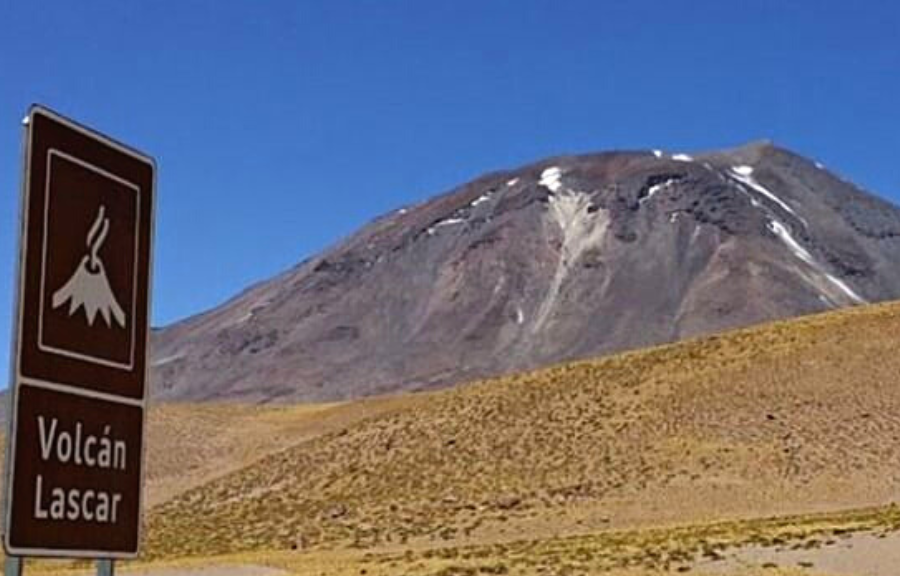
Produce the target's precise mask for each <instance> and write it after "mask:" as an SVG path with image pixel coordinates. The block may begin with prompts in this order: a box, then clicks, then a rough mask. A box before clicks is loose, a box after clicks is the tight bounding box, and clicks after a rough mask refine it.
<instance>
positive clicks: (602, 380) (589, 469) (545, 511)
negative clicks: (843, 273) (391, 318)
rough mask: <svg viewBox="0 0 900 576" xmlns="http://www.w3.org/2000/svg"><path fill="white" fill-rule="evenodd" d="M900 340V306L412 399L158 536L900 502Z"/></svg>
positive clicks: (308, 532)
mask: <svg viewBox="0 0 900 576" xmlns="http://www.w3.org/2000/svg"><path fill="white" fill-rule="evenodd" d="M898 347H900V304H897V303H892V304H888V305H880V306H867V307H859V308H855V309H853V310H848V311H840V312H834V313H828V314H823V315H817V316H811V317H808V318H802V319H795V320H791V321H786V322H779V323H775V324H771V325H765V326H761V327H754V328H751V329H746V330H743V331H739V332H732V333H728V334H725V335H721V336H714V337H706V338H702V339H697V340H691V341H688V342H682V343H678V344H674V345H669V346H665V347H659V348H654V349H650V350H643V351H637V352H629V353H625V354H621V355H616V356H611V357H608V358H604V359H600V360H592V361H585V362H577V363H570V364H564V365H559V366H554V367H551V368H547V369H543V370H539V371H536V372H530V373H525V374H520V375H516V376H508V377H503V378H499V379H495V380H488V381H483V382H480V383H476V384H472V385H465V386H461V387H457V388H454V389H451V390H447V391H441V392H433V393H428V394H423V395H408V396H405V397H402V399H400V400H398V404H397V405H396V406H395V407H394V409H392V410H389V411H386V412H383V413H380V414H374V415H373V416H372V417H370V418H367V419H364V420H360V421H357V422H355V423H352V424H349V425H348V426H347V427H346V428H344V429H342V430H336V431H333V432H330V433H327V434H324V435H322V436H319V437H316V438H314V439H311V440H308V441H301V442H298V443H297V444H296V445H294V446H292V447H290V448H287V449H286V450H284V451H282V452H279V453H277V454H271V455H269V456H267V457H266V458H264V459H262V460H261V461H259V462H257V463H255V464H253V465H251V466H249V467H247V468H244V469H242V470H240V471H237V472H235V473H232V474H230V475H227V476H225V477H223V478H220V479H218V480H215V481H213V482H210V483H208V484H206V485H204V486H201V487H198V488H196V489H193V490H190V491H188V492H186V493H184V494H182V495H180V496H178V497H177V498H175V499H173V500H171V501H169V502H167V503H165V504H163V505H161V506H159V507H157V508H155V509H154V510H153V511H151V514H150V520H149V530H148V532H147V534H148V539H149V540H148V551H149V553H150V554H151V555H160V554H165V555H182V554H209V553H223V552H235V551H240V550H250V549H255V550H269V549H282V550H289V549H291V548H292V547H294V546H301V547H304V548H309V547H325V548H343V547H363V548H384V547H387V548H392V547H393V548H394V549H396V548H397V547H405V546H409V547H413V548H415V547H419V546H443V545H447V544H452V545H465V544H473V543H477V544H485V543H491V542H501V541H508V540H512V539H514V540H541V539H544V538H548V537H558V536H565V535H571V534H579V533H581V534H584V533H592V532H596V531H602V530H606V529H609V528H624V527H633V526H647V525H650V526H660V525H670V524H672V523H679V524H681V523H693V522H705V521H711V520H723V519H729V518H746V517H764V516H771V515H784V514H796V513H810V512H816V511H833V510H840V509H845V508H855V507H862V506H870V505H883V504H887V503H890V502H892V501H896V500H897V499H898V497H900V475H898V474H897V470H900V442H898V440H900V417H898V414H900V388H898V386H897V374H898V373H900V357H898V356H897V354H896V351H897V349H898ZM404 402H405V403H406V405H404ZM234 526H240V529H239V530H235V529H234Z"/></svg>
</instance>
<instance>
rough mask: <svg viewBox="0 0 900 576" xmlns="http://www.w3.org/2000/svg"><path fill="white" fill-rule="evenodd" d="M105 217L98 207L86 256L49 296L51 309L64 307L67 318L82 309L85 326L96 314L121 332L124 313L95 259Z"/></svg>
mask: <svg viewBox="0 0 900 576" xmlns="http://www.w3.org/2000/svg"><path fill="white" fill-rule="evenodd" d="M105 213H106V208H105V207H104V206H101V207H100V209H99V210H98V212H97V218H96V219H95V220H94V224H93V225H92V226H91V229H90V231H89V232H88V236H87V243H86V244H87V247H88V253H87V254H86V255H85V256H84V258H82V259H81V262H80V263H79V265H78V267H77V268H76V269H75V272H74V273H73V274H72V277H71V278H70V279H69V281H68V282H66V283H65V284H64V285H63V287H62V288H60V289H59V290H57V291H56V292H55V293H54V294H53V308H54V309H56V308H61V307H63V306H64V305H65V304H66V303H68V305H69V306H68V308H69V310H68V313H69V316H73V315H75V313H77V312H78V310H79V309H82V308H83V309H84V315H85V317H86V319H87V323H88V326H93V325H94V319H95V318H96V317H97V314H100V316H101V317H102V318H103V320H104V321H105V322H106V325H107V326H109V327H112V320H113V319H115V321H116V323H117V324H118V325H119V326H121V327H122V328H124V327H125V311H124V310H122V307H121V306H119V303H118V301H117V300H116V296H115V294H113V290H112V287H110V285H109V278H107V276H106V267H105V266H104V265H103V260H102V259H101V258H100V256H99V252H100V248H102V247H103V242H104V241H105V240H106V235H107V234H108V233H109V218H107V217H106V215H105Z"/></svg>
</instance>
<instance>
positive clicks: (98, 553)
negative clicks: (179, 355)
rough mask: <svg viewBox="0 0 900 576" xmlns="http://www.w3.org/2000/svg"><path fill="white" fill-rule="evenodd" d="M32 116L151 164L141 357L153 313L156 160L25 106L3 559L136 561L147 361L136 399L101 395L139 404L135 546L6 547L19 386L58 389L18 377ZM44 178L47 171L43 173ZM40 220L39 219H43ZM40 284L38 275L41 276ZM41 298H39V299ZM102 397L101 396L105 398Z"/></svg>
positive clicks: (144, 450) (147, 345) (35, 106)
mask: <svg viewBox="0 0 900 576" xmlns="http://www.w3.org/2000/svg"><path fill="white" fill-rule="evenodd" d="M36 116H44V117H47V118H49V119H51V120H53V121H54V122H58V123H60V124H62V125H64V126H65V127H67V128H69V129H71V130H74V131H76V132H80V133H81V134H83V135H85V136H87V137H89V138H92V139H94V140H97V141H99V142H101V143H102V144H104V145H106V146H109V147H110V148H112V149H114V150H117V151H118V152H121V153H123V154H126V155H128V156H131V157H133V158H135V159H137V160H139V161H141V162H144V163H146V164H148V165H150V168H151V172H152V176H151V182H150V198H151V202H150V214H149V218H150V230H149V231H148V232H149V246H148V248H149V258H148V263H147V264H148V267H149V269H148V270H147V329H146V331H145V334H144V339H145V348H144V350H145V353H148V351H149V349H150V333H151V328H150V310H152V302H153V256H154V245H155V243H156V242H155V237H156V189H157V165H156V160H154V159H153V158H152V157H151V156H149V155H147V154H144V153H143V152H140V151H138V150H136V149H134V148H132V147H130V146H128V145H126V144H123V143H121V142H118V141H117V140H114V139H113V138H110V137H109V136H106V135H105V134H101V133H100V132H98V131H96V130H94V129H91V128H88V127H87V126H84V125H82V124H79V123H78V122H75V121H74V120H71V119H69V118H67V117H65V116H63V115H61V114H58V113H57V112H54V111H52V110H50V109H49V108H47V107H46V106H43V105H40V104H32V105H31V106H30V107H29V108H28V113H27V115H26V116H25V118H24V119H23V121H22V123H23V125H24V130H23V132H24V136H23V139H22V144H23V146H22V161H23V164H24V170H23V175H22V182H21V186H20V191H19V237H18V249H17V250H16V278H17V279H16V281H15V288H14V295H15V297H14V299H13V314H12V316H11V317H12V318H14V319H15V323H14V324H13V327H12V338H11V340H10V352H11V354H10V363H9V364H10V370H9V372H10V381H9V383H8V391H9V392H8V410H7V416H8V418H9V423H8V426H7V432H8V433H7V435H6V465H5V466H4V467H5V469H6V470H5V473H4V479H5V481H6V486H5V489H4V490H3V495H2V498H3V499H2V511H3V546H4V548H5V550H6V554H7V555H8V556H42V557H53V558H91V559H96V558H101V559H133V558H137V556H138V553H139V550H140V547H141V541H142V539H143V533H144V522H143V507H144V489H145V483H146V476H147V474H146V472H147V471H146V456H147V441H146V440H147V397H148V396H149V390H148V384H149V377H150V363H149V362H145V363H144V394H143V397H142V398H141V399H140V400H137V399H128V398H124V397H123V398H118V397H115V396H112V397H110V396H106V398H105V399H107V400H112V399H114V401H118V402H119V403H121V404H126V405H131V406H134V405H136V404H137V405H138V406H140V408H141V435H142V442H141V471H140V480H139V482H140V488H139V490H138V526H137V540H136V542H135V549H134V550H128V551H124V552H121V551H109V550H68V549H61V548H52V549H48V548H27V547H18V546H13V545H12V544H11V543H10V526H11V522H12V515H11V514H10V506H11V503H12V487H13V483H12V478H13V476H14V474H15V456H16V442H15V439H16V431H17V428H18V423H17V422H16V420H17V414H18V407H19V394H18V388H19V386H20V385H26V386H36V387H39V388H48V389H54V390H59V385H58V384H56V383H54V382H49V381H43V380H40V379H36V378H27V379H26V378H23V377H22V374H21V366H20V359H21V351H22V350H21V347H22V334H21V332H22V329H23V324H22V313H23V306H22V302H21V299H22V295H23V294H24V283H25V270H24V265H25V251H26V250H27V246H28V229H27V227H26V221H27V219H26V211H27V210H28V206H29V203H28V201H29V196H30V192H31V190H30V177H31V167H32V160H33V158H32V146H31V145H32V132H33V130H34V119H35V117H36ZM47 178H48V180H49V173H48V175H47ZM42 217H43V215H42ZM135 270H137V262H135ZM41 281H42V282H43V276H42V278H41ZM136 293H137V286H135V294H136ZM41 297H42V298H43V294H42V295H41ZM138 337H140V335H139V334H135V337H134V338H133V342H132V346H134V345H135V344H136V343H137V338H138ZM23 380H27V381H28V382H27V383H26V382H23ZM66 388H67V390H66V391H67V392H69V393H72V394H74V395H80V396H86V397H96V396H97V394H96V393H95V392H93V391H90V390H81V389H78V388H75V387H70V386H66ZM104 396H105V395H104Z"/></svg>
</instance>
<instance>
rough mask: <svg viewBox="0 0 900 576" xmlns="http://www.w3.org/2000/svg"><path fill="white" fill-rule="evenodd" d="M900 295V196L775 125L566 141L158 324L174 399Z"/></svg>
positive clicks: (160, 393)
mask: <svg viewBox="0 0 900 576" xmlns="http://www.w3.org/2000/svg"><path fill="white" fill-rule="evenodd" d="M898 297H900V210H898V209H897V208H896V207H894V206H892V205H890V204H888V203H887V202H884V201H882V200H879V199H878V198H875V197H873V196H870V195H868V194H866V193H864V192H862V191H860V190H858V189H857V188H855V187H854V186H853V185H851V184H849V183H847V182H845V181H843V180H841V179H839V178H837V177H835V176H833V175H832V174H830V173H829V172H827V171H826V170H824V169H822V168H820V167H817V166H816V165H814V164H813V163H811V162H809V161H808V160H805V159H803V158H801V157H799V156H796V155H794V154H792V153H790V152H788V151H786V150H782V149H779V148H776V147H774V146H771V145H769V144H767V143H761V144H753V145H748V146H745V147H742V148H739V149H735V150H731V151H725V152H714V153H709V154H702V155H698V156H696V157H695V158H693V159H689V158H687V157H683V156H679V155H676V156H671V155H668V154H662V153H651V152H617V153H607V154H595V155H585V156H572V157H560V158H555V159H552V160H548V161H543V162H539V163H536V164H532V165H529V166H526V167H524V168H521V169H519V170H513V171H509V172H502V173H494V174H490V175H487V176H484V177H482V178H479V179H477V180H475V181H473V182H470V183H468V184H465V185H463V186H461V187H460V188H458V189H456V190H453V191H451V192H450V193H448V194H444V195H442V196H439V197H437V198H434V199H432V200H430V201H428V202H425V203H422V204H419V205H417V206H413V207H410V208H408V209H402V210H398V211H396V212H393V213H391V214H388V215H386V216H383V217H381V218H378V219H376V220H375V221H374V222H372V223H371V224H370V225H368V226H366V227H365V228H363V229H362V230H360V231H359V232H358V233H356V234H355V235H353V236H351V237H350V238H347V239H346V240H344V241H343V242H341V243H339V244H338V245H337V246H335V247H333V248H332V249H330V250H328V251H326V252H325V253H324V254H321V255H320V256H319V257H317V258H313V259H310V260H307V261H305V262H303V263H301V264H300V265H298V266H297V267H296V268H294V269H293V270H290V271H288V272H285V273H283V274H281V275H280V276H278V277H276V278H274V279H272V280H270V281H268V282H264V283H262V284H259V285H257V286H255V287H253V288H251V289H249V290H248V291H246V292H245V293H243V294H241V295H240V296H238V297H236V298H235V299H234V300H232V301H231V302H228V303H227V304H225V305H223V306H221V307H219V308H217V309H215V310H212V311H210V312H207V313H205V314H201V315H199V316H196V317H194V318H190V319H188V320H185V321H183V322H179V323H177V324H175V325H173V326H170V327H168V328H165V329H164V330H161V331H158V332H157V333H156V334H155V335H154V338H153V345H154V357H153V386H154V392H155V394H156V395H157V397H162V398H169V399H193V400H198V399H242V400H251V401H269V400H326V399H338V398H348V397H355V396H363V395H369V394H376V393H384V392H393V391H399V390H417V389H423V388H432V387H436V386H446V385H450V384H454V383H457V382H460V381H463V380H467V379H471V378H476V377H480V376H486V375H493V374H500V373H505V372H510V371H516V370H523V369H528V368H533V367H536V366H540V365H542V364H546V363H549V362H558V361H562V360H567V359H572V358H579V357H585V356H593V355H598V354H605V353H609V352H613V351H618V350H623V349H627V348H635V347H640V346H646V345H651V344H658V343H662V342H670V341H673V340H677V339H679V338H683V337H686V336H693V335H698V334H705V333H710V332H716V331H720V330H724V329H727V328H733V327H737V326H743V325H747V324H751V323H755V322H761V321H765V320H771V319H776V318H784V317H789V316H795V315H799V314H806V313H810V312H817V311H822V310H827V309H830V308H836V307H842V306H849V305H854V304H860V303H865V302H875V301H879V300H886V299H892V298H898Z"/></svg>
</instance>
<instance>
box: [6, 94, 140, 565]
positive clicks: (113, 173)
mask: <svg viewBox="0 0 900 576" xmlns="http://www.w3.org/2000/svg"><path fill="white" fill-rule="evenodd" d="M26 121H27V122H26V124H27V125H26V129H25V176H24V181H23V187H22V188H23V190H22V200H21V203H22V209H21V217H20V218H21V230H20V248H19V268H18V284H17V297H16V311H15V326H14V329H13V342H14V344H13V356H12V358H11V364H12V370H11V373H12V380H11V382H10V410H9V415H10V418H9V420H10V424H9V433H8V435H7V438H8V445H7V457H6V487H5V491H4V517H5V523H4V533H3V543H4V546H5V548H6V553H7V555H8V557H10V558H12V559H13V560H12V561H8V562H7V571H8V572H9V570H11V569H15V570H17V572H20V571H21V561H20V557H25V556H54V557H76V558H97V559H102V560H104V561H108V562H104V563H103V564H101V565H100V569H101V570H102V571H105V573H112V563H111V560H112V559H114V558H133V557H135V556H136V555H137V553H138V547H139V542H140V528H141V522H140V520H141V496H142V488H143V461H144V457H143V454H144V419H145V409H146V396H147V370H148V364H147V352H148V350H147V348H148V336H149V329H148V327H149V310H150V275H151V258H152V245H153V224H154V223H153V212H154V194H155V174H156V168H155V164H154V162H153V160H152V159H151V158H149V157H148V156H145V155H143V154H141V153H139V152H136V151H135V150H132V149H131V148H129V147H127V146H124V145H122V144H119V143H117V142H115V141H114V140H112V139H110V138H107V137H105V136H103V135H101V134H98V133H96V132H94V131H92V130H89V129H87V128H84V127H83V126H81V125H79V124H76V123H74V122H72V121H70V120H68V119H66V118H63V117H62V116H60V115H58V114H56V113H54V112H52V111H50V110H48V109H46V108H43V107H39V106H35V107H33V108H32V109H31V110H30V111H29V115H28V118H27V119H26ZM11 564H15V566H11Z"/></svg>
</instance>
